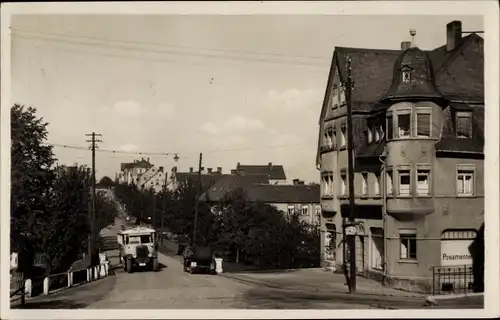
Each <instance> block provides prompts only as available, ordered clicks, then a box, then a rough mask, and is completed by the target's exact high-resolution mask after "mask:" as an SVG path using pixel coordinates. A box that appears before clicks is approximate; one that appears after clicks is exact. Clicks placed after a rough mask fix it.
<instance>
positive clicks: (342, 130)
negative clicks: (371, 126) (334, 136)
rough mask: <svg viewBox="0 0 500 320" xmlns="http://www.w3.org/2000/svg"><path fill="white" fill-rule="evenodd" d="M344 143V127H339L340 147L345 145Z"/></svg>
mask: <svg viewBox="0 0 500 320" xmlns="http://www.w3.org/2000/svg"><path fill="white" fill-rule="evenodd" d="M345 145H346V127H343V128H341V129H340V147H345Z"/></svg>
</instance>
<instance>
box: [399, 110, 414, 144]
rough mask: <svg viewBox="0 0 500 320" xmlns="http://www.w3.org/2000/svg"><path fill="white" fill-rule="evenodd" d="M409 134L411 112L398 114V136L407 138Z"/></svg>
mask: <svg viewBox="0 0 500 320" xmlns="http://www.w3.org/2000/svg"><path fill="white" fill-rule="evenodd" d="M410 135H411V114H410V113H404V114H398V137H399V138H407V137H409V136H410Z"/></svg>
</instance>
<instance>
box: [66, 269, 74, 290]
mask: <svg viewBox="0 0 500 320" xmlns="http://www.w3.org/2000/svg"><path fill="white" fill-rule="evenodd" d="M72 274H73V272H71V271H70V272H68V273H67V275H68V288H71V275H72Z"/></svg>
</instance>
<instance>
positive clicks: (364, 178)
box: [361, 173, 368, 196]
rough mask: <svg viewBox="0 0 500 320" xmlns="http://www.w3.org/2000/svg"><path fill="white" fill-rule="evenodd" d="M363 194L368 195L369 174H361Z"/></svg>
mask: <svg viewBox="0 0 500 320" xmlns="http://www.w3.org/2000/svg"><path fill="white" fill-rule="evenodd" d="M361 178H362V179H361V194H362V195H363V196H366V195H368V174H366V173H362V174H361Z"/></svg>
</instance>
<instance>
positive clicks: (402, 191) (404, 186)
mask: <svg viewBox="0 0 500 320" xmlns="http://www.w3.org/2000/svg"><path fill="white" fill-rule="evenodd" d="M398 175H399V180H398V182H399V195H401V196H409V195H410V189H411V188H410V170H399V172H398Z"/></svg>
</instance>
